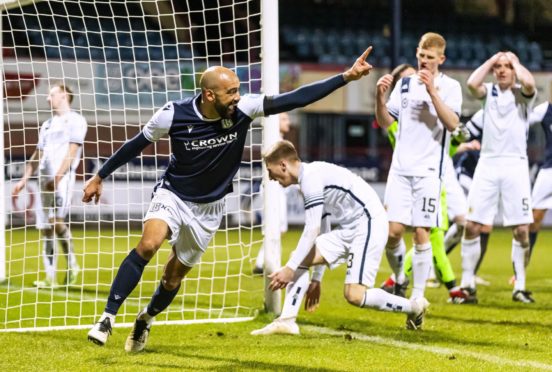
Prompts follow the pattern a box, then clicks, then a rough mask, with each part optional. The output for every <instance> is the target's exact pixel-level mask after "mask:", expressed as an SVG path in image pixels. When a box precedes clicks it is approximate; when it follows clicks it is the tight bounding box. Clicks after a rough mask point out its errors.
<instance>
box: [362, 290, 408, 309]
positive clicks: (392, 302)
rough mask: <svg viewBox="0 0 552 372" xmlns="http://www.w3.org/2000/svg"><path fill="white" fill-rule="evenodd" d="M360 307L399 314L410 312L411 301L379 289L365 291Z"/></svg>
mask: <svg viewBox="0 0 552 372" xmlns="http://www.w3.org/2000/svg"><path fill="white" fill-rule="evenodd" d="M360 307H367V308H373V309H377V310H381V311H396V312H401V313H411V312H412V302H411V300H408V299H406V298H404V297H399V296H396V295H393V294H390V293H387V292H385V291H384V290H383V289H380V288H370V289H367V290H366V293H365V294H364V300H363V301H362V305H361V306H360Z"/></svg>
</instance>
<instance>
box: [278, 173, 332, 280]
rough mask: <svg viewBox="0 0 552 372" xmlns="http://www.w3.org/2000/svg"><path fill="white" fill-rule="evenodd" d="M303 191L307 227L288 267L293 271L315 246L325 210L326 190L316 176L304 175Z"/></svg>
mask: <svg viewBox="0 0 552 372" xmlns="http://www.w3.org/2000/svg"><path fill="white" fill-rule="evenodd" d="M300 186H301V191H302V192H303V197H304V199H305V227H304V228H303V233H302V234H301V238H300V239H299V242H298V243H297V248H296V249H295V250H294V251H293V252H292V254H291V257H290V259H289V261H288V262H287V264H286V266H288V267H289V268H291V269H293V270H297V267H298V266H299V265H300V264H301V262H303V260H304V259H305V257H306V256H307V255H308V253H309V252H310V250H311V249H312V248H313V246H314V242H315V241H316V237H317V236H318V235H319V234H320V228H321V223H322V212H323V210H324V188H323V186H322V182H318V180H317V178H316V177H315V175H314V174H305V175H303V180H302V181H301V185H300Z"/></svg>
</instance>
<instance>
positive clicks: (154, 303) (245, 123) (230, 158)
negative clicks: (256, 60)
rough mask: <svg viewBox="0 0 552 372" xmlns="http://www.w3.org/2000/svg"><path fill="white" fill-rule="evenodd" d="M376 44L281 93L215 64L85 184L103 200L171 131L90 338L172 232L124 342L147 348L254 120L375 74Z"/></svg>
mask: <svg viewBox="0 0 552 372" xmlns="http://www.w3.org/2000/svg"><path fill="white" fill-rule="evenodd" d="M371 49H372V48H371V47H370V48H368V49H367V50H366V51H365V52H364V53H363V54H362V55H361V56H360V57H359V58H357V60H356V61H355V63H354V64H353V66H352V67H351V68H349V69H348V70H347V71H345V72H344V73H342V74H338V75H336V76H334V77H331V78H329V79H326V80H322V81H319V82H316V83H313V84H310V85H307V86H303V87H300V88H298V89H296V90H294V91H292V92H289V93H284V94H280V95H275V96H264V95H244V96H240V93H239V88H240V81H239V79H238V77H237V75H236V74H235V73H234V72H233V71H231V70H229V69H227V68H225V67H222V66H216V67H211V68H209V69H207V70H206V71H205V72H204V73H203V74H202V76H201V79H200V88H201V93H200V94H198V95H196V96H194V97H192V98H187V99H183V100H180V101H174V102H168V103H167V104H166V105H165V106H164V107H162V108H161V109H160V110H159V111H157V112H156V113H155V114H154V115H153V117H152V118H151V119H150V121H149V122H148V123H147V124H146V126H145V127H144V129H143V130H142V132H140V133H139V134H138V135H137V136H136V137H134V138H133V139H131V140H129V141H127V142H126V143H125V144H124V145H123V146H122V147H121V148H120V149H119V150H118V151H117V152H116V153H115V154H113V155H112V156H111V157H110V158H109V159H108V161H107V162H106V163H105V164H104V165H103V166H102V168H101V169H100V170H99V172H98V174H96V175H95V176H94V177H92V178H91V179H90V180H88V182H87V183H86V185H85V188H84V197H83V201H84V202H89V201H91V200H93V199H94V200H95V201H96V202H97V201H98V200H99V197H100V195H101V192H102V181H103V179H105V178H106V177H107V176H109V175H110V174H111V173H112V172H113V171H114V170H115V169H117V168H118V167H120V166H121V165H123V164H125V163H126V162H128V161H129V160H131V159H132V158H134V157H135V156H137V155H138V154H139V153H140V152H141V151H142V150H143V149H144V148H146V147H147V146H148V145H149V144H151V143H153V142H155V141H157V140H159V139H160V138H161V137H163V136H165V135H167V134H168V135H169V136H170V139H171V144H172V151H173V153H172V155H171V161H170V163H169V165H168V168H167V170H166V172H165V174H164V175H163V177H162V178H161V181H160V182H159V183H158V184H157V186H156V187H155V195H154V197H153V199H152V201H151V203H150V207H149V210H148V212H147V214H146V216H145V218H144V221H145V222H144V228H143V234H142V238H141V240H140V242H139V243H138V246H137V247H136V248H135V249H133V250H131V251H130V253H129V254H128V256H127V257H126V258H125V259H124V260H123V262H122V263H121V265H120V267H119V271H118V273H117V276H116V277H115V279H114V281H113V283H112V285H111V291H110V294H109V297H108V299H107V305H106V307H105V311H104V313H103V314H102V316H101V317H100V319H99V321H98V323H96V324H95V325H94V327H93V328H92V329H91V330H90V332H89V333H88V339H89V340H91V341H93V342H94V343H96V344H98V345H104V344H105V342H106V341H107V338H108V336H109V335H110V334H111V331H112V326H113V323H114V321H115V315H116V314H117V312H118V310H119V307H120V306H121V305H122V303H123V302H124V301H125V299H126V298H127V296H128V295H129V294H130V293H131V292H132V290H133V289H134V288H135V287H136V285H137V284H138V282H139V281H140V278H141V276H142V272H143V270H144V267H145V266H146V265H147V263H148V262H149V261H150V260H151V258H152V257H153V256H154V255H155V253H156V252H157V250H158V249H159V247H160V246H161V244H162V243H163V241H164V240H165V239H168V240H169V242H170V244H171V245H172V252H171V254H170V256H169V258H168V261H167V264H166V265H165V268H164V271H163V277H162V279H161V283H160V284H159V287H158V288H157V290H156V291H155V293H154V294H153V297H152V299H151V301H150V303H149V304H148V306H147V307H146V308H145V309H143V310H142V311H140V313H139V314H138V316H137V318H136V321H135V323H134V328H133V329H132V331H131V333H130V335H129V336H128V338H127V341H126V344H125V350H126V351H129V352H130V351H140V350H142V349H143V348H144V347H145V345H146V341H147V337H148V334H149V330H150V327H151V325H152V323H153V318H154V317H155V315H157V314H159V313H160V312H161V311H163V310H164V309H165V308H166V307H167V306H169V304H170V303H171V302H172V300H173V299H174V297H175V296H176V294H177V292H178V289H179V288H180V283H181V282H182V279H183V278H184V276H185V275H186V274H187V273H188V272H189V271H190V270H191V269H192V267H193V266H194V265H195V264H196V263H198V262H199V260H200V258H201V256H202V255H203V253H204V251H205V249H206V248H207V246H208V244H209V241H210V240H211V238H212V237H213V235H214V234H215V232H216V231H217V229H218V227H219V225H220V222H221V219H222V214H223V209H224V196H225V195H226V194H227V193H229V192H231V191H232V179H233V178H234V175H235V174H236V172H237V170H238V167H239V165H240V161H241V158H242V152H243V148H244V144H245V140H246V136H247V131H248V129H249V126H250V124H251V122H252V121H253V119H254V118H256V117H259V116H266V115H272V114H277V113H280V112H284V111H288V110H292V109H295V108H298V107H303V106H305V105H308V104H310V103H312V102H315V101H317V100H319V99H321V98H323V97H325V96H326V95H328V94H330V93H331V92H333V91H334V90H336V89H338V88H340V87H342V86H344V85H345V84H347V83H348V82H350V81H353V80H358V79H360V78H361V77H363V76H365V75H368V74H369V72H370V70H371V69H372V66H371V65H370V64H369V63H368V62H366V58H367V57H368V55H369V54H370V51H371Z"/></svg>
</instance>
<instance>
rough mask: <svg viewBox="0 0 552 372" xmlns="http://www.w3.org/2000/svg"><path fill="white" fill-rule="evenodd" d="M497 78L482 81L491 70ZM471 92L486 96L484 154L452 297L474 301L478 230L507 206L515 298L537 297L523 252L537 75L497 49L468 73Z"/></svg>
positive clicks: (470, 199)
mask: <svg viewBox="0 0 552 372" xmlns="http://www.w3.org/2000/svg"><path fill="white" fill-rule="evenodd" d="M490 72H492V73H493V75H494V78H495V81H494V82H493V83H484V82H483V81H484V79H485V77H486V76H487V74H488V73H490ZM468 88H469V90H470V93H471V94H472V95H473V96H474V97H475V98H478V99H480V100H481V101H482V103H483V110H484V118H485V120H484V121H483V132H484V133H485V134H484V135H483V139H482V143H481V155H480V159H479V162H478V163H477V167H476V169H475V174H474V176H473V183H472V185H471V188H470V192H469V195H468V205H469V211H468V217H467V220H468V222H467V224H466V229H465V234H464V238H463V239H462V282H461V288H459V289H458V291H456V293H453V292H451V297H452V300H453V302H456V303H470V302H471V303H476V302H477V297H476V293H475V280H474V272H475V267H476V264H477V261H478V259H479V255H480V251H481V246H480V232H481V228H482V226H483V225H491V224H492V223H493V220H494V217H495V215H496V213H497V210H498V204H499V203H501V204H502V206H503V222H504V226H511V227H512V232H513V240H512V261H513V266H514V274H515V276H516V281H515V285H514V292H513V295H512V298H513V300H514V301H518V302H523V303H531V302H534V300H533V298H532V297H531V293H530V292H528V291H526V289H525V266H524V261H525V255H526V253H527V251H528V250H529V224H530V223H531V222H533V216H532V214H531V186H530V182H529V165H528V162H527V131H528V129H529V114H530V112H531V110H532V107H533V104H534V102H535V97H536V88H535V79H534V78H533V75H531V73H530V72H529V71H528V70H527V69H526V68H525V67H523V66H522V65H521V63H520V62H519V59H518V57H517V56H516V55H515V54H513V53H511V52H499V53H496V54H495V55H494V56H492V57H491V58H489V59H488V60H487V61H485V62H484V63H483V64H482V65H481V66H479V67H478V68H477V69H476V70H475V71H474V72H473V73H472V74H471V75H470V77H469V79H468Z"/></svg>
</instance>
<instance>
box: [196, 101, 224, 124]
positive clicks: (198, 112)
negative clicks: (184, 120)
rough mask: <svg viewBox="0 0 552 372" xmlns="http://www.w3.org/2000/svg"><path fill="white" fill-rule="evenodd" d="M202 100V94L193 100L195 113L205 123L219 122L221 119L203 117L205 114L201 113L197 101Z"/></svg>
mask: <svg viewBox="0 0 552 372" xmlns="http://www.w3.org/2000/svg"><path fill="white" fill-rule="evenodd" d="M199 99H201V94H198V95H197V97H196V98H194V100H193V103H194V111H195V113H196V115H197V116H198V117H199V118H200V119H201V120H203V121H219V120H220V117H218V118H215V119H209V118H206V117H205V116H203V114H202V113H201V111H199V108H198V107H197V101H198V100H199Z"/></svg>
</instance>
